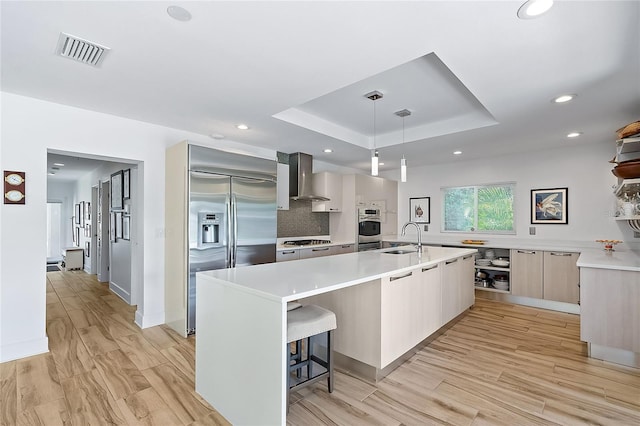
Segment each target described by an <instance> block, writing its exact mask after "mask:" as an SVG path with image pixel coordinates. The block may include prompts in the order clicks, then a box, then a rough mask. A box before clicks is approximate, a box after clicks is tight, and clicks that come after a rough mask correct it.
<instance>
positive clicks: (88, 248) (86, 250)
mask: <svg viewBox="0 0 640 426" xmlns="http://www.w3.org/2000/svg"><path fill="white" fill-rule="evenodd" d="M84 256H85V257H91V243H90V242H89V241H85V242H84Z"/></svg>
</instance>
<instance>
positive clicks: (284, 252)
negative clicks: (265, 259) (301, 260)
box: [282, 250, 296, 254]
mask: <svg viewBox="0 0 640 426" xmlns="http://www.w3.org/2000/svg"><path fill="white" fill-rule="evenodd" d="M295 252H296V251H295V250H291V251H283V252H282V254H294V253H295Z"/></svg>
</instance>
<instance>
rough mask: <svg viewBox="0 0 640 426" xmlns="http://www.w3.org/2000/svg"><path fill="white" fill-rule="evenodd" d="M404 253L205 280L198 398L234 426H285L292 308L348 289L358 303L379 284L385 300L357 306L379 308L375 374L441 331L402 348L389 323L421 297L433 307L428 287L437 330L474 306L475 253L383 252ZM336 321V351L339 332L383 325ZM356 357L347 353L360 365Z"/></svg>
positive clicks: (200, 287)
mask: <svg viewBox="0 0 640 426" xmlns="http://www.w3.org/2000/svg"><path fill="white" fill-rule="evenodd" d="M397 249H398V248H393V249H387V250H381V251H366V252H360V253H349V254H343V255H337V256H328V257H320V258H312V259H304V260H299V261H293V262H283V263H270V264H264V265H254V266H247V267H240V268H235V269H223V270H217V271H207V272H199V273H198V274H197V284H196V285H197V294H198V297H197V302H196V315H197V317H196V322H197V324H198V335H197V343H196V391H197V392H198V393H199V394H200V395H202V396H203V397H204V399H205V400H207V401H208V402H209V403H210V404H211V405H212V406H213V407H214V408H215V409H216V410H218V411H219V412H220V413H221V414H222V415H223V416H224V417H226V418H227V420H229V421H230V422H232V423H233V424H238V425H279V424H285V422H286V401H287V398H286V394H287V388H286V386H287V385H286V383H287V382H286V373H285V372H286V371H287V350H286V340H287V338H286V334H287V309H286V307H287V302H289V301H293V300H298V299H305V298H314V297H318V296H321V295H325V294H328V293H332V292H337V291H340V290H346V289H349V291H351V292H355V293H354V294H356V295H357V293H358V291H359V290H360V289H362V290H363V292H366V289H367V288H369V290H368V291H369V292H371V286H372V285H378V286H379V287H378V288H380V291H379V293H378V296H377V298H375V297H374V298H373V299H372V298H369V297H367V296H366V295H365V297H363V298H360V299H359V300H361V301H368V302H369V304H370V305H373V308H372V306H369V307H368V309H369V312H370V313H371V312H374V311H377V312H380V315H379V319H380V324H378V325H377V327H378V334H377V336H378V337H379V338H380V339H385V342H377V347H378V348H381V349H380V353H377V354H376V355H377V357H375V359H374V360H371V361H368V363H369V364H370V365H371V366H372V368H377V369H381V368H383V367H384V366H387V365H390V364H391V363H392V362H393V360H395V359H398V358H399V357H400V356H401V355H402V354H404V352H406V351H407V350H408V349H410V347H407V346H411V342H413V341H415V343H418V342H419V341H420V340H423V339H424V338H425V337H428V336H426V335H424V336H423V334H424V333H433V331H432V330H431V329H434V327H433V326H431V327H427V328H425V327H421V326H417V324H416V327H410V328H411V331H410V332H409V333H404V335H403V336H404V337H402V339H401V340H400V341H399V340H398V337H397V334H398V333H396V331H397V332H400V331H401V330H393V329H392V328H393V327H392V324H391V321H395V320H396V319H397V318H396V316H395V315H394V312H395V313H399V312H401V311H409V309H408V308H407V307H408V306H415V303H416V302H415V300H416V297H415V296H416V294H419V293H420V294H422V295H423V298H426V299H428V298H429V294H428V291H427V290H426V289H427V288H428V287H429V286H431V288H433V289H434V290H435V292H434V294H433V295H432V297H431V300H433V301H434V303H435V304H436V305H437V307H438V309H437V310H438V312H439V316H438V318H437V321H436V320H435V319H434V318H432V319H431V323H433V322H434V321H436V322H437V323H438V324H439V325H444V324H445V323H447V322H449V321H450V320H451V319H452V318H455V317H456V316H457V315H459V314H460V313H462V312H464V311H465V310H466V309H467V308H469V307H470V306H471V305H472V304H473V294H474V293H473V291H474V290H473V289H474V286H473V282H474V279H473V259H472V257H473V256H472V255H473V253H474V252H476V250H475V249H467V248H441V247H424V251H423V253H422V254H421V255H418V254H417V253H416V252H413V251H411V252H409V253H407V254H389V253H385V252H387V251H393V250H397ZM407 249H408V250H415V248H413V249H412V248H409V247H408V248H407ZM467 265H468V266H467ZM434 271H437V274H435V273H434ZM422 273H424V274H425V275H424V277H422V276H421V275H419V274H422ZM427 277H428V278H427ZM436 282H437V285H434V283H436ZM402 288H404V290H400V289H402ZM426 299H425V300H426ZM376 304H377V306H375V305H376ZM412 304H413V305H412ZM352 311H353V309H352ZM420 311H421V310H420ZM344 312H347V311H346V310H345V311H344ZM416 312H418V311H416ZM336 316H337V320H338V329H337V330H336V336H337V339H336V344H338V341H339V337H338V336H339V333H340V331H341V330H343V331H345V332H347V331H348V332H349V333H353V332H354V330H356V331H357V330H358V328H359V329H360V331H362V332H363V333H369V328H371V327H373V328H375V327H376V325H375V324H367V323H361V324H359V323H357V321H354V318H357V317H358V316H357V315H355V316H351V317H349V316H348V315H341V313H340V312H339V311H338V312H336ZM404 320H405V321H406V320H409V321H412V318H411V317H406V316H405V317H404ZM413 320H415V322H418V320H417V319H415V318H413ZM369 334H371V333H369ZM373 336H376V334H375V333H374V334H373ZM370 340H371V339H370ZM356 349H357V348H356ZM336 351H338V352H339V351H340V348H339V347H338V346H337V347H336ZM356 352H357V350H356ZM354 353H355V352H354ZM354 353H349V354H347V355H349V356H353V357H355V358H358V354H357V353H355V355H354ZM361 361H362V360H361ZM364 362H367V360H364Z"/></svg>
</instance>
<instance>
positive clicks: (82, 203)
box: [78, 201, 84, 228]
mask: <svg viewBox="0 0 640 426" xmlns="http://www.w3.org/2000/svg"><path fill="white" fill-rule="evenodd" d="M79 215H80V218H79V219H78V221H79V226H80V228H84V201H80V209H79Z"/></svg>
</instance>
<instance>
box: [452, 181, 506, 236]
mask: <svg viewBox="0 0 640 426" xmlns="http://www.w3.org/2000/svg"><path fill="white" fill-rule="evenodd" d="M442 192H443V200H444V204H443V215H442V217H443V222H442V230H443V231H451V232H455V231H458V232H488V233H515V224H514V215H513V205H514V199H513V194H514V192H515V184H513V183H507V184H496V185H483V186H464V187H455V188H443V189H442Z"/></svg>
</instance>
